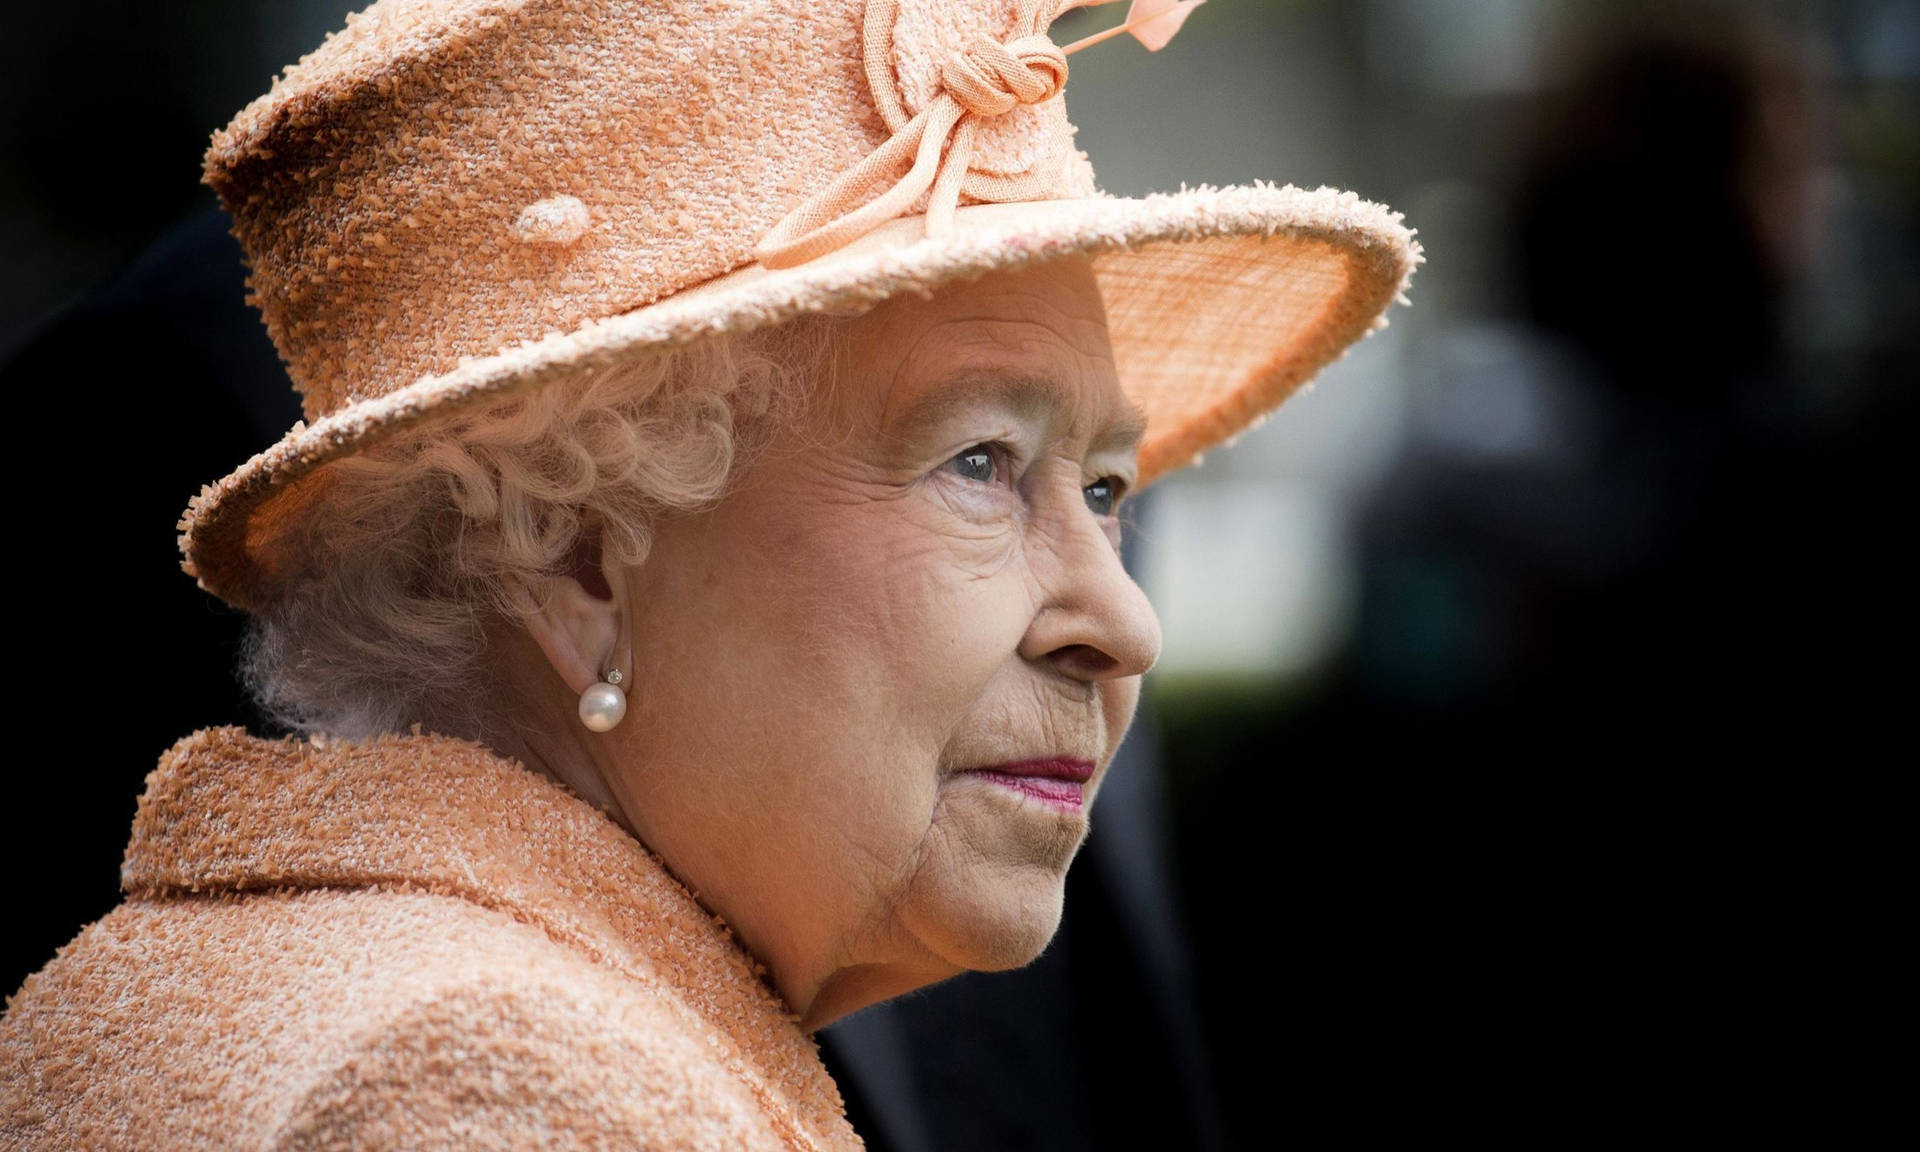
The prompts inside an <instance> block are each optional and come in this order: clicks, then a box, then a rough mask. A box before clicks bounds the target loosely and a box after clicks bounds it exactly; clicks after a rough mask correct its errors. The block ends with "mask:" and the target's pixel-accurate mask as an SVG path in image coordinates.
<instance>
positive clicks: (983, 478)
mask: <svg viewBox="0 0 1920 1152" xmlns="http://www.w3.org/2000/svg"><path fill="white" fill-rule="evenodd" d="M947 463H949V464H954V465H958V468H957V470H958V472H959V473H960V475H962V476H964V477H966V478H967V479H969V480H977V481H979V482H980V483H982V484H991V483H993V482H994V479H995V472H994V469H995V467H996V466H997V463H998V462H997V460H996V459H995V455H994V450H993V445H991V444H975V445H974V446H973V447H971V448H969V449H967V450H966V451H965V452H962V453H960V454H959V455H958V456H955V457H954V458H953V459H951V460H949V461H947Z"/></svg>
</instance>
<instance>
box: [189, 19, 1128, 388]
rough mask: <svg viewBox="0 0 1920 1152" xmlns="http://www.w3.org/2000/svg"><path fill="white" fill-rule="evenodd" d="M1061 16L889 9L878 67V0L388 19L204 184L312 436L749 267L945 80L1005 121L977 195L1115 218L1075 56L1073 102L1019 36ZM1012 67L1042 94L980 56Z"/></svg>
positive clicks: (995, 132)
mask: <svg viewBox="0 0 1920 1152" xmlns="http://www.w3.org/2000/svg"><path fill="white" fill-rule="evenodd" d="M879 2H880V0H876V3H879ZM1058 2H1059V0H938V2H936V0H886V5H885V12H884V16H885V19H883V20H880V21H878V22H879V23H882V24H885V23H890V24H891V27H890V28H882V29H881V33H882V34H883V35H884V36H885V40H884V43H882V44H881V45H880V48H881V51H880V52H878V53H877V54H876V53H874V52H872V51H870V45H869V41H870V40H871V39H872V38H873V36H874V35H875V32H874V26H875V25H876V20H875V19H874V17H875V16H876V13H875V12H870V11H869V10H868V5H867V4H866V3H865V0H380V2H378V3H375V4H374V5H373V6H372V7H370V8H368V9H366V10H365V11H362V12H359V13H356V14H355V15H353V16H351V17H349V19H348V22H347V25H346V27H344V28H342V29H341V30H339V31H337V32H335V33H334V34H332V35H331V36H329V37H328V39H327V41H326V42H325V43H323V44H322V45H321V46H320V47H319V48H318V49H316V50H315V51H314V52H312V53H309V54H308V55H307V56H305V57H302V58H301V60H300V62H299V63H298V64H296V65H294V66H293V67H291V68H289V69H288V70H287V72H286V73H285V74H284V75H283V76H282V77H281V78H279V79H278V80H276V82H275V84H274V85H273V88H272V90H271V91H269V92H268V93H266V94H265V95H263V96H262V97H260V98H259V99H258V100H256V101H254V102H253V103H252V104H250V105H248V107H247V108H245V109H243V110H242V111H241V112H240V113H239V115H237V116H236V117H235V118H234V120H233V122H232V123H230V124H229V125H228V126H227V127H225V128H224V129H222V130H221V131H220V132H218V133H216V134H215V136H214V138H213V141H212V144H211V146H210V147H209V149H208V151H207V154H206V158H205V179H206V182H207V183H208V184H210V185H211V186H212V187H213V188H214V189H215V191H216V192H218V193H219V195H220V197H221V200H222V202H223V203H224V204H225V206H226V208H227V210H228V211H229V213H230V214H231V215H232V217H233V220H234V234H235V235H236V236H237V237H238V239H239V240H240V242H241V245H242V247H243V249H244V250H245V252H246V255H247V262H248V266H249V279H248V286H249V289H250V295H249V299H250V301H251V302H252V303H253V304H255V305H256V306H257V307H258V308H259V309H260V311H261V314H262V317H263V319H264V320H265V322H266V326H267V330H268V333H269V335H270V336H271V337H272V339H273V341H274V344H275V345H276V347H277V348H278V349H279V352H280V355H281V357H282V359H283V360H284V361H285V362H286V363H287V366H288V371H289V373H290V375H291V376H292V378H293V382H294V385H295V387H296V388H297V389H299V391H300V393H301V396H302V407H303V409H304V412H305V416H306V418H307V419H308V420H315V419H318V418H320V417H323V416H325V415H327V414H329V413H332V412H335V411H338V410H339V409H341V408H344V407H346V406H347V405H349V404H352V403H355V402H357V401H362V400H366V399H370V398H374V397H379V396H384V395H387V394H389V393H391V392H393V391H395V390H397V389H399V388H402V387H404V386H406V385H409V384H412V383H414V382H415V381H417V380H420V379H421V378H422V377H426V376H433V375H438V374H442V373H446V372H450V371H452V370H454V369H455V368H457V367H459V366H460V365H461V364H462V363H463V362H465V361H468V360H474V359H480V358H484V357H488V356H492V355H495V354H497V353H500V352H503V351H507V350H509V349H512V348H514V347H516V346H519V345H523V344H528V343H532V342H536V341H539V340H541V339H543V338H545V337H548V336H550V335H554V334H558V333H564V332H567V331H570V330H572V329H574V328H577V327H578V326H579V325H581V324H583V323H586V322H589V321H592V320H596V319H601V318H605V317H609V316H614V315H617V314H619V313H622V312H626V311H630V310H632V309H634V308H638V307H642V306H644V305H647V304H650V303H653V302H655V301H657V300H660V299H661V298H663V297H666V296H670V295H672V294H674V293H676V292H678V291H680V290H682V289H684V288H687V287H689V286H691V285H694V284H698V283H700V282H702V281H706V280H709V279H711V278H713V277H716V276H720V275H723V274H725V273H727V272H729V271H732V270H734V269H736V268H739V267H741V266H742V265H745V264H748V263H751V262H752V261H753V259H754V249H755V245H756V243H758V242H759V241H760V240H761V238H762V237H763V236H765V235H766V233H767V232H768V230H769V229H770V228H772V227H773V226H774V225H775V224H776V223H777V222H779V221H780V220H781V219H782V217H783V216H784V215H786V214H787V213H788V211H789V210H790V209H792V208H793V207H794V206H795V205H796V204H798V203H799V202H800V201H802V200H804V199H806V198H807V197H808V196H810V195H812V194H814V193H816V192H817V191H818V190H819V189H820V188H821V186H823V185H824V184H826V183H827V182H828V181H829V180H831V179H832V178H833V176H834V175H835V174H836V173H839V172H843V171H845V170H847V169H849V168H850V167H852V166H854V165H856V164H858V163H859V162H860V161H861V160H862V159H863V158H866V157H868V156H869V155H870V154H871V153H873V152H874V150H875V149H876V148H878V147H879V146H881V145H882V144H884V143H885V142H886V141H888V140H889V138H890V137H892V136H893V135H894V132H895V131H896V129H897V128H898V127H899V125H898V123H896V122H895V121H897V120H898V118H899V117H900V116H902V115H904V116H907V117H912V116H915V115H917V114H918V113H919V112H920V111H921V110H922V109H924V108H926V107H927V106H928V105H929V104H930V103H931V102H932V101H933V100H934V99H935V98H936V97H937V96H938V95H939V93H940V92H942V91H946V90H949V89H948V85H949V83H955V84H961V83H970V84H971V85H972V87H969V88H967V90H966V91H965V93H964V94H962V93H961V92H960V91H955V93H954V94H955V98H956V100H959V101H960V102H961V103H962V104H966V105H968V106H969V110H970V111H974V112H976V113H977V114H980V115H981V116H982V119H981V122H980V124H979V127H978V130H977V131H975V132H974V133H973V140H972V149H971V155H970V158H969V161H968V170H969V171H970V172H973V173H979V174H983V177H984V178H986V179H997V178H1000V177H1014V178H1017V179H1018V181H1020V186H1021V187H1022V188H1023V189H1024V190H1025V191H1023V192H1022V194H1021V195H1022V197H1023V198H1026V197H1029V196H1031V195H1033V194H1034V192H1035V191H1037V192H1038V194H1039V195H1040V196H1045V197H1061V198H1070V197H1084V196H1092V195H1097V194H1098V193H1097V190H1096V187H1095V184H1094V177H1093V171H1092V168H1091V166H1090V165H1089V163H1088V162H1087V159H1086V157H1085V156H1084V155H1082V154H1081V153H1079V152H1078V151H1077V150H1076V149H1074V148H1073V147H1072V144H1071V137H1072V133H1073V128H1072V125H1071V124H1070V123H1069V122H1068V120H1067V117H1066V110H1065V106H1064V101H1063V99H1062V94H1061V91H1060V86H1061V84H1063V83H1064V76H1065V68H1064V58H1062V59H1061V61H1060V67H1059V68H1058V69H1057V72H1058V76H1057V78H1056V79H1054V80H1052V81H1049V80H1048V79H1047V77H1048V75H1049V74H1050V73H1049V69H1050V67H1051V65H1050V63H1049V62H1048V61H1047V60H1045V59H1039V58H1040V57H1044V56H1045V55H1046V53H1045V52H1044V49H1043V48H1042V47H1041V45H1040V44H1038V43H1033V42H1031V40H1032V37H1029V42H1028V43H1027V44H1026V45H1025V49H1026V50H1025V51H1022V50H1021V49H1022V45H1021V44H1020V43H1018V42H1017V41H1019V40H1020V37H1019V36H1018V35H1010V33H1017V32H1018V31H1019V29H1017V28H1016V25H1017V23H1018V22H1019V21H1020V20H1021V19H1022V18H1023V13H1024V15H1025V17H1026V18H1028V19H1036V20H1037V21H1038V23H1039V25H1040V27H1041V28H1042V29H1044V26H1045V24H1046V23H1048V22H1050V21H1051V19H1052V15H1053V11H1052V6H1053V5H1054V4H1055V3H1058ZM1067 6H1071V5H1067ZM1040 9H1046V10H1047V11H1045V12H1044V13H1040V14H1038V15H1036V13H1038V12H1039V10H1040ZM1040 39H1042V40H1044V36H1041V37H1040ZM1002 43H1012V45H1013V50H1014V53H1015V55H1018V56H1020V58H1021V60H1022V62H1023V63H1025V64H1029V65H1031V66H1032V71H1031V75H1030V76H1027V77H1023V76H1018V75H1012V74H1009V72H1008V71H1007V70H1006V66H1005V64H1004V61H999V60H997V59H996V58H991V57H989V58H983V54H982V52H981V46H982V45H983V44H984V45H988V46H997V45H999V44H1002ZM1029 58H1033V59H1029ZM876 61H877V62H878V63H876ZM875 68H879V69H881V70H882V71H886V70H890V74H887V75H884V77H882V79H883V80H884V81H885V83H884V84H883V85H882V86H883V87H886V88H890V89H891V92H890V93H888V94H887V95H886V96H885V98H884V99H883V98H880V97H877V96H876V94H875V91H874V79H875V76H874V74H873V72H874V69H875ZM963 74H964V79H962V76H963ZM1034 83H1038V84H1041V85H1042V86H1043V87H1041V88H1039V89H1035V88H1033V87H1032V85H1033V84H1034ZM1002 91H1004V92H1005V93H1007V94H1011V95H1013V96H1014V99H1012V100H1011V102H1009V103H1007V106H1006V107H1004V108H1001V109H999V110H998V111H997V112H995V113H993V114H991V115H988V114H986V112H985V110H984V109H985V107H986V106H987V105H990V104H994V103H996V102H999V95H998V94H999V93H1000V92H1002ZM1023 97H1024V98H1023ZM975 106H979V107H975ZM983 177H973V178H971V179H976V180H977V179H980V178H983ZM975 186H976V185H975V184H973V183H968V184H966V185H964V186H963V187H965V188H966V189H967V192H965V193H963V195H969V196H970V195H971V193H972V191H973V189H974V188H975ZM976 198H977V197H976ZM925 201H926V197H925V196H924V195H923V196H922V197H920V199H919V201H917V202H916V206H915V208H914V209H913V210H916V211H918V210H921V206H923V205H924V203H925Z"/></svg>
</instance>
